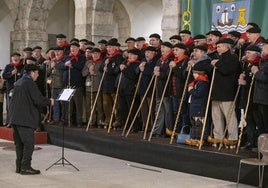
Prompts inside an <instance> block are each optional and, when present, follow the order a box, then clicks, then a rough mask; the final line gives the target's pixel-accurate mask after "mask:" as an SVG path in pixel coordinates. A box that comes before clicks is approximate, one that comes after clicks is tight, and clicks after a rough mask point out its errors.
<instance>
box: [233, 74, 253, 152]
mask: <svg viewBox="0 0 268 188" xmlns="http://www.w3.org/2000/svg"><path fill="white" fill-rule="evenodd" d="M254 78H255V75H253V76H252V78H251V82H250V87H249V91H248V98H247V105H246V109H245V114H244V117H243V119H242V118H241V121H242V123H241V125H242V127H241V129H240V134H239V137H238V142H237V147H236V154H238V151H239V148H240V144H241V140H242V135H243V129H244V127H245V123H246V118H247V114H248V107H249V102H250V97H251V91H252V86H253V83H254Z"/></svg>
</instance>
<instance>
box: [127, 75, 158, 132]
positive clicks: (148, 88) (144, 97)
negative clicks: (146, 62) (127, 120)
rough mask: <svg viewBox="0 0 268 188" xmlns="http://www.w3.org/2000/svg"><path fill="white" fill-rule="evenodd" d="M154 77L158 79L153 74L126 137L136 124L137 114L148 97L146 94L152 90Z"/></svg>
mask: <svg viewBox="0 0 268 188" xmlns="http://www.w3.org/2000/svg"><path fill="white" fill-rule="evenodd" d="M154 79H156V78H155V75H153V77H152V79H151V81H150V83H149V85H148V87H147V90H146V91H145V94H144V96H143V98H142V100H141V103H140V106H139V108H138V109H137V112H136V114H135V116H134V117H133V120H132V122H131V124H130V126H129V128H128V131H127V133H126V136H125V137H127V136H128V135H129V133H130V131H131V129H132V127H133V125H134V122H135V120H136V118H137V116H138V115H139V113H140V110H141V106H142V104H143V102H144V100H145V99H146V96H147V94H148V92H149V90H150V87H151V85H152V83H153V80H154Z"/></svg>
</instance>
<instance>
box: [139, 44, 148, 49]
mask: <svg viewBox="0 0 268 188" xmlns="http://www.w3.org/2000/svg"><path fill="white" fill-rule="evenodd" d="M148 46H149V44H148V43H144V44H143V45H142V47H141V49H142V50H144V49H145V48H147V47H148Z"/></svg>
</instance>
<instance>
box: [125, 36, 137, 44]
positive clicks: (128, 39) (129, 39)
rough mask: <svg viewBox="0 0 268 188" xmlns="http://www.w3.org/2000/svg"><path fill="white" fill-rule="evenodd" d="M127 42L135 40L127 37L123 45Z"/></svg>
mask: <svg viewBox="0 0 268 188" xmlns="http://www.w3.org/2000/svg"><path fill="white" fill-rule="evenodd" d="M128 41H133V42H136V39H134V38H133V37H128V38H127V39H126V40H125V43H127V42H128Z"/></svg>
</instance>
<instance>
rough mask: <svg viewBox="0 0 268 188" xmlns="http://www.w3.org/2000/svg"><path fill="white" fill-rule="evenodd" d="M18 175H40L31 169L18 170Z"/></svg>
mask: <svg viewBox="0 0 268 188" xmlns="http://www.w3.org/2000/svg"><path fill="white" fill-rule="evenodd" d="M20 174H21V175H35V174H40V170H35V169H33V168H32V167H30V168H28V169H23V168H22V169H21V170H20Z"/></svg>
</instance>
